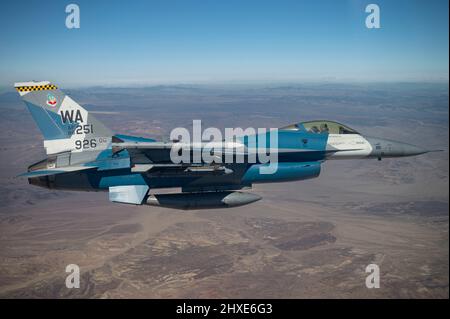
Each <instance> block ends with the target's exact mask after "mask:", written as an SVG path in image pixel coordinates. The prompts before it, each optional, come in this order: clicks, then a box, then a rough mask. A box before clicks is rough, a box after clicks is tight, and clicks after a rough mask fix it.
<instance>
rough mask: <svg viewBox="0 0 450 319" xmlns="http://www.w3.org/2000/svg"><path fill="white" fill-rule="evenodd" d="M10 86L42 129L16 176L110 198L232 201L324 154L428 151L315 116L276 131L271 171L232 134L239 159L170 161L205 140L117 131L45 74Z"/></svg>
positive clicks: (316, 169) (303, 169)
mask: <svg viewBox="0 0 450 319" xmlns="http://www.w3.org/2000/svg"><path fill="white" fill-rule="evenodd" d="M15 88H16V90H17V91H18V92H19V94H20V96H21V98H22V99H23V101H24V102H25V104H26V106H27V108H28V110H29V111H30V113H31V115H32V117H33V119H34V121H35V122H36V124H37V126H38V128H39V129H40V131H41V132H42V135H43V137H44V147H45V150H46V153H47V158H45V159H43V160H41V161H39V162H37V163H35V164H33V165H31V166H29V167H28V171H27V172H26V173H24V174H22V175H21V176H25V177H27V178H28V181H29V183H30V184H32V185H37V186H41V187H46V188H49V189H57V190H75V191H106V192H108V193H109V200H110V201H111V202H115V203H122V204H133V205H150V206H163V207H169V208H175V209H201V208H227V207H235V206H241V205H246V204H250V203H253V202H255V201H258V200H260V199H261V197H260V196H258V195H256V194H252V193H249V192H246V191H242V190H245V189H249V188H251V187H252V185H253V184H256V183H278V182H286V181H299V180H306V179H311V178H315V177H318V176H319V174H320V170H321V165H322V164H323V163H324V162H325V161H327V160H335V159H341V160H342V159H378V160H381V159H382V158H387V157H404V156H414V155H419V154H424V153H427V152H428V151H427V150H425V149H422V148H420V147H417V146H414V145H410V144H406V143H401V142H397V141H392V140H386V139H380V138H373V137H367V136H363V135H362V134H360V133H358V132H357V131H355V130H354V129H351V128H350V127H348V126H346V125H343V124H340V123H337V122H334V121H324V120H317V121H308V122H301V123H295V124H292V125H288V126H285V127H281V128H279V129H278V130H277V147H276V150H272V149H270V151H274V152H276V154H277V163H276V170H275V171H274V172H271V173H270V174H267V173H263V172H262V168H264V167H267V166H268V165H270V163H266V162H261V161H259V160H257V161H256V162H254V161H250V160H249V159H250V153H251V150H254V147H253V146H251V145H250V144H249V137H248V136H247V137H245V136H244V137H241V138H237V139H235V140H233V141H232V144H233V145H234V146H236V144H238V145H239V148H236V147H234V146H233V147H232V149H233V152H236V154H233V156H235V155H236V158H237V155H238V154H237V152H238V151H236V150H237V149H239V152H241V153H242V154H241V155H243V159H244V160H243V161H241V162H238V161H235V162H231V163H230V162H226V161H221V160H222V159H223V158H224V157H225V156H226V155H227V154H228V155H229V153H227V152H229V148H226V147H223V148H220V149H219V151H218V152H217V153H215V154H214V156H215V157H216V158H218V159H217V160H215V161H212V162H211V161H209V162H208V161H203V160H202V161H200V162H197V163H193V162H189V161H186V162H177V163H175V162H174V161H173V156H171V152H173V149H174V146H176V145H178V149H179V150H180V149H182V150H185V149H189V152H191V153H192V152H194V151H195V149H200V150H201V149H202V148H204V147H205V145H203V144H201V145H193V144H192V143H191V144H186V143H184V144H180V142H179V141H169V142H163V141H156V140H154V139H150V138H144V137H135V136H128V135H122V134H114V133H113V132H111V131H110V130H109V129H108V128H107V127H106V126H104V125H103V124H102V123H101V122H99V121H98V120H97V119H96V118H95V117H94V116H93V115H92V112H91V113H89V112H88V111H87V110H86V109H84V108H83V107H82V106H80V105H79V104H78V103H76V102H75V101H74V100H73V99H72V98H71V97H70V96H68V95H66V94H64V93H63V92H62V91H61V90H60V89H59V88H58V87H57V86H56V85H54V84H52V83H50V82H49V81H42V82H34V81H33V82H23V83H15ZM269 133H270V132H269ZM264 134H267V133H264ZM256 137H257V138H262V137H261V136H256ZM223 142H224V143H223V144H224V145H225V144H227V143H230V141H226V140H225V141H223ZM180 145H182V146H181V147H180ZM257 147H258V146H257ZM257 147H256V148H257ZM256 152H258V150H256ZM161 188H180V189H181V192H178V193H171V194H158V193H157V192H156V193H155V191H157V190H158V189H161ZM150 190H151V191H152V193H150Z"/></svg>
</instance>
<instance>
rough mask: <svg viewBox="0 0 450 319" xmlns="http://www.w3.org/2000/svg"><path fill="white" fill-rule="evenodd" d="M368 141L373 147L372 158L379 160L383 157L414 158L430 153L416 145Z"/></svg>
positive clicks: (378, 140)
mask: <svg viewBox="0 0 450 319" xmlns="http://www.w3.org/2000/svg"><path fill="white" fill-rule="evenodd" d="M368 141H369V142H370V144H371V146H372V152H371V154H370V156H371V157H377V158H379V159H381V158H383V157H403V156H414V155H420V154H424V153H428V152H429V151H428V150H425V149H423V148H421V147H418V146H415V145H411V144H407V143H401V142H397V141H392V140H385V139H379V138H369V139H368Z"/></svg>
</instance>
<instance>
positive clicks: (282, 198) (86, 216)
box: [0, 83, 449, 298]
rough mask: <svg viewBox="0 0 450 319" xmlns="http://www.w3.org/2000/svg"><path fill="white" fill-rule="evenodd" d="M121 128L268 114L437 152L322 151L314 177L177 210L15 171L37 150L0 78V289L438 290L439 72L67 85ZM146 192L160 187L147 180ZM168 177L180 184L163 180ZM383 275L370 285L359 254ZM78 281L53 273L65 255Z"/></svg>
mask: <svg viewBox="0 0 450 319" xmlns="http://www.w3.org/2000/svg"><path fill="white" fill-rule="evenodd" d="M65 91H66V92H67V93H69V94H70V95H71V96H72V97H73V98H74V99H75V100H77V101H79V102H80V103H81V104H82V105H85V106H86V108H87V109H89V110H90V111H95V112H98V113H99V114H97V115H96V116H97V117H98V118H99V119H100V120H102V121H103V122H104V123H105V124H107V125H108V126H109V127H111V128H112V129H113V130H114V131H115V132H117V133H124V134H135V135H139V136H145V137H153V138H161V139H164V138H167V136H168V135H169V132H170V130H171V129H172V128H173V127H178V126H182V127H187V128H190V127H191V125H192V120H193V119H201V120H202V122H203V125H204V128H206V127H209V126H216V127H218V128H221V129H222V128H224V127H242V128H246V127H250V126H251V127H280V126H283V125H287V124H290V123H292V122H299V121H303V120H311V119H316V118H318V119H329V120H336V121H339V122H343V123H345V124H347V125H349V126H351V127H353V128H355V129H357V130H358V131H360V132H361V133H363V134H366V135H370V136H377V137H382V138H392V139H396V140H400V141H404V142H409V143H412V144H416V145H419V146H422V147H425V148H429V149H443V150H444V152H440V153H429V154H425V155H422V156H419V157H413V158H404V159H385V160H382V161H376V160H352V161H330V162H327V163H325V164H324V166H323V169H322V173H321V175H320V177H319V178H317V179H314V180H309V181H303V182H292V183H281V184H267V185H256V186H255V187H254V188H253V189H252V190H249V191H251V192H254V193H257V194H259V195H261V196H263V199H262V200H261V201H259V202H256V203H254V204H251V205H248V206H244V207H239V208H233V209H220V210H199V211H177V210H172V209H165V208H157V207H147V206H126V205H119V204H113V203H110V202H109V201H108V199H107V193H104V192H98V193H74V192H55V191H51V190H46V189H41V188H36V187H33V186H31V185H28V182H27V180H26V179H23V178H17V177H16V176H17V175H18V174H20V173H21V172H24V171H26V169H27V166H28V165H29V164H32V163H34V162H36V161H38V160H40V159H42V158H43V157H44V156H45V155H44V151H43V148H42V138H41V136H40V134H39V132H38V130H37V128H36V126H35V124H34V123H33V121H32V119H31V116H30V115H29V113H28V112H27V110H26V108H25V105H23V104H22V102H21V101H20V100H19V98H18V97H17V95H16V93H15V92H12V91H10V89H5V90H3V91H0V108H1V111H2V116H1V117H0V124H1V127H2V135H1V136H0V142H1V151H2V152H1V163H2V165H1V168H0V203H1V204H0V205H1V206H0V297H3V298H207V297H210V298H227V297H230V298H448V297H449V287H448V274H449V272H448V271H449V234H448V229H449V224H448V218H449V216H448V206H449V202H448V200H449V198H448V197H449V194H448V192H449V184H448V182H449V179H448V134H449V130H448V128H449V127H448V101H449V98H448V84H442V85H441V84H420V83H417V84H413V83H409V84H405V83H404V84H393V83H392V84H364V85H363V84H358V85H355V84H345V85H344V84H289V85H282V86H280V85H259V86H208V87H206V86H190V85H182V86H158V87H148V88H135V89H125V88H100V87H97V88H86V89H76V90H75V89H72V90H65ZM154 191H156V190H154ZM164 191H165V192H167V191H177V190H164ZM372 263H375V264H377V265H379V267H380V271H381V280H380V288H379V289H367V288H366V286H365V279H366V276H367V275H368V274H367V273H366V272H365V268H366V266H367V265H369V264H372ZM68 264H77V265H79V266H80V269H81V273H82V276H81V287H80V288H79V289H68V288H66V286H65V277H66V276H67V273H65V267H66V265H68Z"/></svg>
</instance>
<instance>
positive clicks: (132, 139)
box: [114, 134, 156, 143]
mask: <svg viewBox="0 0 450 319" xmlns="http://www.w3.org/2000/svg"><path fill="white" fill-rule="evenodd" d="M114 136H115V137H117V138H120V139H121V140H122V141H124V142H148V143H151V142H156V140H154V139H152V138H146V137H138V136H131V135H124V134H116V135H114Z"/></svg>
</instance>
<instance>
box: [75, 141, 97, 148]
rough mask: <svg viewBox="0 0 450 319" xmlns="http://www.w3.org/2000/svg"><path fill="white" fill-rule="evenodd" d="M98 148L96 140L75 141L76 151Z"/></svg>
mask: <svg viewBox="0 0 450 319" xmlns="http://www.w3.org/2000/svg"><path fill="white" fill-rule="evenodd" d="M96 147H97V140H96V139H95V138H91V139H85V140H76V141H75V149H77V150H80V149H89V148H96Z"/></svg>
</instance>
